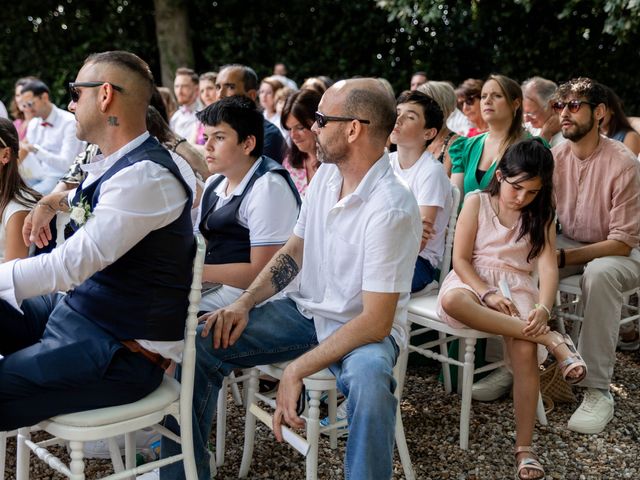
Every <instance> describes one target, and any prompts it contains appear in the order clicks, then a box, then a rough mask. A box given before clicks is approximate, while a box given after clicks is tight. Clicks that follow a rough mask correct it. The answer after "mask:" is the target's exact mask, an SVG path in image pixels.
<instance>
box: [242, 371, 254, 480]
mask: <svg viewBox="0 0 640 480" xmlns="http://www.w3.org/2000/svg"><path fill="white" fill-rule="evenodd" d="M257 391H258V369H257V368H252V369H251V372H250V378H249V383H248V388H247V392H246V395H247V397H246V398H247V411H246V413H245V423H244V448H243V450H242V463H241V464H240V474H239V477H240V478H246V477H247V475H248V474H249V468H250V467H251V460H252V458H253V446H254V441H255V435H256V417H255V415H254V414H253V413H251V411H250V410H249V408H248V407H250V406H251V404H252V403H253V402H255V394H256V392H257Z"/></svg>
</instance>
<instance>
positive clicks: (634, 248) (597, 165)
mask: <svg viewBox="0 0 640 480" xmlns="http://www.w3.org/2000/svg"><path fill="white" fill-rule="evenodd" d="M552 108H553V110H554V111H555V112H556V113H557V114H558V115H559V118H560V126H561V128H562V135H563V136H564V137H565V138H566V139H567V141H566V142H564V143H562V144H560V145H558V146H556V147H554V148H553V149H552V152H553V156H554V159H555V162H556V165H555V170H554V173H553V181H554V189H555V193H556V204H557V214H558V220H559V223H560V224H561V225H562V234H561V235H558V238H557V246H558V248H559V249H558V251H557V257H558V267H559V268H560V276H561V277H566V276H569V275H573V274H576V273H581V274H582V280H581V288H582V302H583V304H584V320H583V322H582V329H581V331H580V338H579V340H578V350H579V351H580V354H581V355H582V357H583V358H584V360H585V362H586V363H587V367H588V369H589V374H588V375H587V377H586V378H585V379H584V380H583V381H582V382H581V383H580V385H581V386H583V387H586V390H585V395H584V398H583V400H582V404H581V405H580V407H579V408H578V409H577V410H576V411H575V412H574V414H573V415H572V417H571V418H570V419H569V424H568V426H569V429H570V430H573V431H576V432H579V433H587V434H595V433H600V432H601V431H602V430H604V428H605V427H606V425H607V424H608V423H609V421H610V420H611V419H612V418H613V410H614V401H613V397H612V396H611V393H610V392H609V384H610V383H611V379H612V376H613V368H614V365H615V362H616V343H617V340H618V330H619V328H620V313H621V308H622V292H624V291H627V290H630V289H632V288H634V287H638V286H640V252H639V251H638V244H639V241H640V223H639V222H638V218H640V164H639V163H638V161H637V159H636V158H635V156H634V155H633V153H631V151H630V150H629V149H627V147H625V146H624V145H623V144H622V143H621V142H618V141H616V140H613V139H610V138H608V137H606V136H604V135H601V134H600V131H599V125H600V122H601V121H602V118H603V117H604V115H605V110H606V92H605V90H604V88H603V87H602V85H600V84H598V83H597V82H595V81H593V80H592V79H590V78H575V79H573V80H571V81H569V82H567V83H565V84H563V85H561V86H560V87H559V88H558V91H557V93H556V95H555V99H554V102H553V103H552Z"/></svg>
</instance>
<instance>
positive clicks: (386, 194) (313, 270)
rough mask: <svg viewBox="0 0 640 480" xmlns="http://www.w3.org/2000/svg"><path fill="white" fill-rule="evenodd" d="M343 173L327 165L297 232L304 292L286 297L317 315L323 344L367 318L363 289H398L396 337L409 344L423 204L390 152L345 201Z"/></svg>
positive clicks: (308, 196) (308, 199) (306, 201)
mask: <svg viewBox="0 0 640 480" xmlns="http://www.w3.org/2000/svg"><path fill="white" fill-rule="evenodd" d="M342 181H343V179H342V175H341V174H340V171H339V170H338V168H337V167H336V166H335V165H328V164H323V165H321V166H320V168H319V169H318V171H317V172H316V174H315V176H314V177H313V182H311V183H310V184H309V188H308V189H307V194H306V196H305V198H304V202H303V204H302V210H301V211H300V217H299V218H298V223H297V224H296V227H295V229H294V232H293V233H294V235H297V236H298V237H300V238H302V239H304V253H303V260H302V271H301V272H300V274H299V275H298V278H299V279H300V284H299V289H298V290H297V291H292V292H289V293H288V294H287V296H288V297H289V298H291V299H292V300H293V301H294V302H296V304H297V305H298V309H299V311H300V313H302V314H303V315H305V316H307V317H308V318H313V320H314V323H315V327H316V332H317V336H318V341H320V342H321V341H323V340H325V339H326V338H327V337H328V336H330V335H331V334H332V333H333V332H334V331H336V330H337V329H338V328H340V327H341V326H342V325H343V324H345V323H346V322H348V321H349V320H351V319H353V318H354V317H356V316H358V315H359V314H361V313H362V308H363V305H362V292H363V290H364V291H368V292H383V293H395V292H399V293H400V297H399V299H398V305H397V307H396V312H395V317H394V322H393V327H392V330H391V335H393V338H394V339H395V341H396V343H397V344H398V346H400V347H402V346H404V345H406V344H407V334H406V331H405V328H406V323H407V303H408V301H409V292H410V291H411V280H412V278H413V270H414V266H415V263H416V257H417V256H418V249H419V248H420V240H421V237H422V222H421V220H420V213H419V210H418V204H417V203H416V200H415V198H414V196H413V194H412V193H411V191H410V190H409V188H408V187H407V185H406V183H404V182H402V181H401V180H400V179H399V178H398V177H397V176H396V175H395V174H394V172H393V169H392V168H391V165H390V162H389V157H388V155H387V154H386V153H385V154H384V155H383V156H382V157H381V158H380V159H379V160H378V161H377V162H376V163H375V164H374V165H373V166H372V167H371V168H370V169H369V171H368V172H367V174H366V175H365V176H364V178H363V179H362V180H361V181H360V183H359V185H358V187H357V188H356V190H355V191H354V192H353V193H351V194H349V195H347V196H345V197H344V198H342V199H339V195H340V190H341V188H342Z"/></svg>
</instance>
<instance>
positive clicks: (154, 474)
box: [136, 468, 160, 480]
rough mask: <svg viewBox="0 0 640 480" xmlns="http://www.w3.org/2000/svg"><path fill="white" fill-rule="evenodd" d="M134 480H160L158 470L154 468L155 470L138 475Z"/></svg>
mask: <svg viewBox="0 0 640 480" xmlns="http://www.w3.org/2000/svg"><path fill="white" fill-rule="evenodd" d="M136 480H160V470H158V469H157V468H156V469H155V470H151V471H150V472H147V473H143V474H142V475H138V476H137V477H136Z"/></svg>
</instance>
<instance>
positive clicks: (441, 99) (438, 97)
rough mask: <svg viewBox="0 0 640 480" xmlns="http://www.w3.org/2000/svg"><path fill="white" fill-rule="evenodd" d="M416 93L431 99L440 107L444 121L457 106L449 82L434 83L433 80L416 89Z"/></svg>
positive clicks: (454, 93)
mask: <svg viewBox="0 0 640 480" xmlns="http://www.w3.org/2000/svg"><path fill="white" fill-rule="evenodd" d="M418 91H419V92H422V93H424V94H426V95H429V96H430V97H431V98H433V99H434V100H435V101H436V103H437V104H438V105H439V106H440V110H442V114H443V115H444V121H445V123H446V121H447V118H449V116H450V115H451V114H452V113H453V112H454V110H455V109H456V108H457V106H458V101H457V97H456V92H455V90H454V89H453V87H452V86H451V84H450V83H449V82H436V81H433V80H430V81H428V82H427V83H423V84H422V85H420V86H419V87H418Z"/></svg>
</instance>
